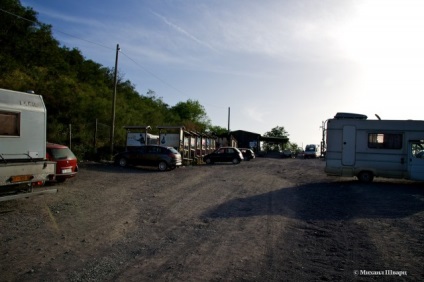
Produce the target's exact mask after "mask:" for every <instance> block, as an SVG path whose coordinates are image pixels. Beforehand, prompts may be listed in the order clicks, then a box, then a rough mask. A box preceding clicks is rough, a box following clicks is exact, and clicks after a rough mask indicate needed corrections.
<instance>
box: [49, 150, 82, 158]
mask: <svg viewBox="0 0 424 282" xmlns="http://www.w3.org/2000/svg"><path fill="white" fill-rule="evenodd" d="M50 151H51V155H52V156H53V158H54V159H56V160H60V159H75V158H76V157H75V155H74V153H72V151H71V150H69V148H60V149H57V148H56V149H50Z"/></svg>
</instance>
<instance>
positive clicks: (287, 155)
mask: <svg viewBox="0 0 424 282" xmlns="http://www.w3.org/2000/svg"><path fill="white" fill-rule="evenodd" d="M281 157H282V158H292V157H293V152H292V151H290V150H283V151H282V152H281Z"/></svg>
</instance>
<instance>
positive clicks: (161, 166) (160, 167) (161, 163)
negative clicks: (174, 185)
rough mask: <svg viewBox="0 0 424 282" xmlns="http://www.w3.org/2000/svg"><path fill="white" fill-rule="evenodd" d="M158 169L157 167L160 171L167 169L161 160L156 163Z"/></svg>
mask: <svg viewBox="0 0 424 282" xmlns="http://www.w3.org/2000/svg"><path fill="white" fill-rule="evenodd" d="M158 169H159V170H160V171H165V170H167V169H168V165H167V164H166V162H164V161H161V162H160V163H159V165H158Z"/></svg>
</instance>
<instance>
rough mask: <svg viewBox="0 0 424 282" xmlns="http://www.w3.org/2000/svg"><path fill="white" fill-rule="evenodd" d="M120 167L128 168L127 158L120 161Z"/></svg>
mask: <svg viewBox="0 0 424 282" xmlns="http://www.w3.org/2000/svg"><path fill="white" fill-rule="evenodd" d="M118 165H119V166H122V167H126V166H127V165H128V161H127V159H126V158H120V159H119V160H118Z"/></svg>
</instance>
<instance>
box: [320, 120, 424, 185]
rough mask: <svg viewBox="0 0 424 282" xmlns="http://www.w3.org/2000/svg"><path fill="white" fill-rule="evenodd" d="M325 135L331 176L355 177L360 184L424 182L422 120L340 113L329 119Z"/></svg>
mask: <svg viewBox="0 0 424 282" xmlns="http://www.w3.org/2000/svg"><path fill="white" fill-rule="evenodd" d="M377 118H378V117H377ZM326 133H327V150H326V157H325V159H326V164H325V172H326V173H327V174H328V175H334V176H344V177H349V176H350V177H353V176H356V177H357V178H358V180H359V181H361V182H371V181H373V179H374V177H386V178H404V179H410V180H418V181H424V159H423V158H422V156H423V154H424V153H423V151H424V121H422V120H381V119H377V120H369V119H367V116H365V115H361V114H353V113H337V114H336V116H335V117H334V118H332V119H328V120H327V129H326Z"/></svg>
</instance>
